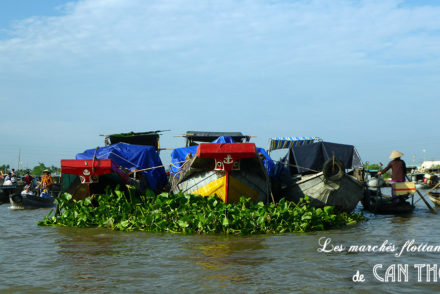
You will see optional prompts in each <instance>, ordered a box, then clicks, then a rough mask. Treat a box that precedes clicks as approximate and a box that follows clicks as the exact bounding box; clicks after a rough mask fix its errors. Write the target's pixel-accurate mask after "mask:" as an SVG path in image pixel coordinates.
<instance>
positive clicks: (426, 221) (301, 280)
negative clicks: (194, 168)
mask: <svg viewBox="0 0 440 294" xmlns="http://www.w3.org/2000/svg"><path fill="white" fill-rule="evenodd" d="M48 211H49V210H47V209H37V210H22V211H12V210H10V209H8V205H2V206H0V214H1V215H2V221H1V222H0V230H1V231H2V234H0V248H1V255H0V278H1V281H2V283H0V292H2V293H3V292H6V293H7V292H24V293H26V292H29V293H47V292H55V293H59V292H76V293H81V292H94V293H95V292H96V293H108V292H152V293H171V292H178V293H207V292H209V293H211V292H214V293H215V292H219V293H225V292H233V293H237V292H239V293H242V292H254V293H293V292H302V293H316V292H331V293H352V292H356V293H371V292H375V291H376V292H381V293H395V292H399V293H427V292H434V291H437V289H438V286H437V284H435V283H426V282H425V283H417V281H416V277H415V276H410V281H409V282H408V283H406V284H403V283H388V284H386V287H384V285H383V284H382V283H379V282H378V281H377V280H376V279H375V278H374V276H373V274H372V268H373V266H374V265H375V264H384V267H386V266H387V265H389V264H393V263H402V264H405V263H406V264H409V265H410V267H411V266H412V265H413V264H415V263H430V264H435V263H436V260H438V254H436V253H424V252H416V253H404V254H403V255H402V257H396V256H395V255H394V254H390V253H372V252H369V253H368V252H366V253H359V252H357V253H348V252H340V253H320V252H318V251H317V248H318V240H319V238H321V237H327V238H331V239H332V243H333V244H341V245H344V246H349V245H354V244H358V245H360V244H365V245H367V244H370V245H380V244H382V242H384V241H385V240H388V241H389V242H391V243H393V244H396V246H402V245H403V244H404V242H405V241H406V240H410V239H415V240H416V241H417V242H419V243H420V242H429V243H430V244H440V237H439V236H438V235H437V234H436V232H435V231H434V230H435V228H436V225H433V224H435V223H436V222H437V221H438V220H439V216H438V215H432V214H431V213H430V212H429V211H428V210H427V208H426V207H425V204H424V203H423V202H418V203H417V207H416V210H415V212H414V214H412V215H408V216H399V217H395V216H376V215H373V214H369V213H365V215H366V217H367V218H368V219H369V220H368V221H366V222H364V223H362V224H359V225H356V226H354V227H347V228H344V229H341V230H332V231H326V232H314V233H308V234H282V235H258V236H246V237H237V236H219V235H208V236H199V235H178V234H149V233H143V232H134V233H122V232H113V231H109V230H105V229H76V228H64V227H38V226H37V224H36V222H37V221H38V220H41V219H42V218H43V216H45V215H46V214H47V213H48ZM356 271H360V272H361V273H363V274H364V275H365V279H366V282H365V283H353V282H352V277H353V275H354V274H355V273H356Z"/></svg>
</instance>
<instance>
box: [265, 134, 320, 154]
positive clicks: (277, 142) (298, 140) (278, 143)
mask: <svg viewBox="0 0 440 294" xmlns="http://www.w3.org/2000/svg"><path fill="white" fill-rule="evenodd" d="M321 141H322V139H321V138H319V137H277V138H272V139H270V142H269V150H268V151H269V152H270V151H273V150H278V149H289V148H291V147H294V146H302V145H307V144H312V143H316V142H321Z"/></svg>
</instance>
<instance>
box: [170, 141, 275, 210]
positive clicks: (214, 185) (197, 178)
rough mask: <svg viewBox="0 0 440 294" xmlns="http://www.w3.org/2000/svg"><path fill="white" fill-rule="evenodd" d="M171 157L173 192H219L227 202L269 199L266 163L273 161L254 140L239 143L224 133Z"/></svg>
mask: <svg viewBox="0 0 440 294" xmlns="http://www.w3.org/2000/svg"><path fill="white" fill-rule="evenodd" d="M217 134H222V133H216V135H217ZM206 137H208V136H206ZM190 145H191V144H190ZM171 157H172V160H171V168H170V172H171V191H172V192H173V193H179V192H183V193H188V194H199V195H201V196H213V195H217V196H218V197H220V198H221V199H222V200H223V201H224V202H225V203H232V202H237V201H239V200H240V197H241V196H245V197H248V198H251V199H252V200H253V201H254V202H257V201H263V202H268V201H269V199H270V181H269V175H268V172H267V170H266V167H265V166H270V164H271V163H272V161H271V160H270V157H269V155H267V153H266V152H265V151H264V150H263V149H261V148H257V147H256V146H255V144H254V143H241V142H240V143H236V142H235V141H234V140H233V138H231V137H224V136H221V137H219V138H218V139H216V140H214V141H213V142H212V143H201V144H200V145H195V146H189V147H184V148H177V149H175V150H174V151H173V152H172V153H171ZM272 164H273V163H272Z"/></svg>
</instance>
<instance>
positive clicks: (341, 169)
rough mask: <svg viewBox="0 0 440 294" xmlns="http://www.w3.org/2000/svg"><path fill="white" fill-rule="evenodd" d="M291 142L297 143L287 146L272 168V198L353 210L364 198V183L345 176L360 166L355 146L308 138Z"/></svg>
mask: <svg viewBox="0 0 440 294" xmlns="http://www.w3.org/2000/svg"><path fill="white" fill-rule="evenodd" d="M312 138H313V137H312ZM272 140H278V139H272ZM283 140H285V138H283ZM294 140H296V141H299V142H295V143H296V144H295V143H293V144H291V145H289V144H287V146H289V147H290V148H289V152H288V153H287V155H286V156H285V157H284V158H283V159H282V160H281V161H280V162H279V163H278V164H277V166H276V169H275V176H274V179H273V183H274V184H273V190H274V193H276V195H275V198H277V199H280V198H283V197H284V198H286V199H288V200H292V201H295V202H298V201H299V200H300V199H302V198H304V197H305V196H308V197H309V199H310V204H311V205H314V206H316V207H323V206H326V205H331V206H335V207H336V208H337V209H339V210H341V211H348V212H349V211H352V210H353V209H354V208H355V207H356V206H357V204H358V203H359V201H360V200H361V199H362V198H363V195H364V184H363V183H362V182H360V181H359V180H358V179H356V178H355V177H354V176H351V175H349V174H348V173H347V171H354V170H355V169H357V168H361V167H362V162H361V160H360V157H359V155H358V153H357V151H356V149H355V147H354V146H352V145H344V144H336V143H330V142H323V141H320V140H310V139H309V138H307V139H306V141H304V139H302V138H299V139H294ZM271 144H272V143H271ZM274 145H276V144H274ZM284 145H286V144H284ZM275 191H276V192H275Z"/></svg>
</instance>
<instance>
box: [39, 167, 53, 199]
mask: <svg viewBox="0 0 440 294" xmlns="http://www.w3.org/2000/svg"><path fill="white" fill-rule="evenodd" d="M52 185H53V179H52V177H51V176H50V171H49V170H47V169H45V170H44V171H43V177H42V178H41V183H40V185H38V188H40V189H39V191H40V195H41V194H42V192H44V190H48V191H49V190H50V187H51V186H52Z"/></svg>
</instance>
